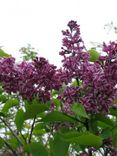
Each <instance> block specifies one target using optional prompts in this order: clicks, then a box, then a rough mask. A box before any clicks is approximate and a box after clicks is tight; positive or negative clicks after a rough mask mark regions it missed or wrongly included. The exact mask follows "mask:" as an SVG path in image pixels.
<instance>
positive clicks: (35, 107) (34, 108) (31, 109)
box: [24, 103, 48, 120]
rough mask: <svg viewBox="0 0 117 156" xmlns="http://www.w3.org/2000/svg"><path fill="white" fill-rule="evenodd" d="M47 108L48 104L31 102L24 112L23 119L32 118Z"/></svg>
mask: <svg viewBox="0 0 117 156" xmlns="http://www.w3.org/2000/svg"><path fill="white" fill-rule="evenodd" d="M46 110H48V106H47V105H45V104H38V103H33V104H30V105H28V106H27V109H26V112H25V114H24V118H25V120H27V119H32V118H34V117H35V116H36V115H38V114H39V113H42V112H44V111H46Z"/></svg>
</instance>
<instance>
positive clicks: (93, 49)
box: [89, 48, 100, 62]
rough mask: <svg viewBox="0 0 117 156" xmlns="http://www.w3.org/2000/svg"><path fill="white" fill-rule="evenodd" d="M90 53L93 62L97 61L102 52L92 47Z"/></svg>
mask: <svg viewBox="0 0 117 156" xmlns="http://www.w3.org/2000/svg"><path fill="white" fill-rule="evenodd" d="M89 54H90V61H91V62H96V61H97V60H98V58H99V56H100V54H99V53H98V52H97V51H96V50H95V48H92V49H90V50H89Z"/></svg>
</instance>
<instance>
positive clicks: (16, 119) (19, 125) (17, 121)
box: [15, 109, 24, 131]
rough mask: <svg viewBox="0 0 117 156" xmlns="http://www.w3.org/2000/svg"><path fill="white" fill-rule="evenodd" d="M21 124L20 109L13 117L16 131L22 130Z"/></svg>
mask: <svg viewBox="0 0 117 156" xmlns="http://www.w3.org/2000/svg"><path fill="white" fill-rule="evenodd" d="M23 123H24V111H23V110H22V109H19V110H18V111H17V113H16V116H15V124H16V127H17V129H18V131H21V130H22V128H23Z"/></svg>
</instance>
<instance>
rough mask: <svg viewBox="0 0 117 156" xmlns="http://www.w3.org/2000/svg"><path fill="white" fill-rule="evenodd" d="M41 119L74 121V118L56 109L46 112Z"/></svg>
mask: <svg viewBox="0 0 117 156" xmlns="http://www.w3.org/2000/svg"><path fill="white" fill-rule="evenodd" d="M41 121H43V122H70V123H73V122H75V119H73V118H71V117H70V116H68V115H66V114H63V113H61V112H58V111H54V112H51V113H48V114H47V115H46V116H45V117H44V118H43V119H42V120H41Z"/></svg>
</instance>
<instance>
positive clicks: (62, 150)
mask: <svg viewBox="0 0 117 156" xmlns="http://www.w3.org/2000/svg"><path fill="white" fill-rule="evenodd" d="M50 147H51V155H52V156H66V155H67V153H68V148H69V143H68V142H65V141H63V139H61V137H60V135H59V134H58V133H57V134H55V135H54V138H53V140H51V141H50Z"/></svg>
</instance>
